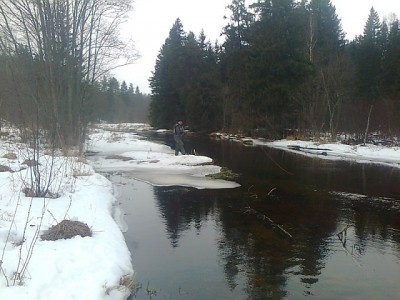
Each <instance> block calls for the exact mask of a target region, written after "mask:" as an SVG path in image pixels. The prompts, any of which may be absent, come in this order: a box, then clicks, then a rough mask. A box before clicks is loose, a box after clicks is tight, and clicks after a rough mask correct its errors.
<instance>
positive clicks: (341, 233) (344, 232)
mask: <svg viewBox="0 0 400 300" xmlns="http://www.w3.org/2000/svg"><path fill="white" fill-rule="evenodd" d="M349 227H350V226H346V227H345V228H344V229H343V230H341V231H339V232H338V233H337V234H336V236H337V238H338V239H339V241H340V244H341V245H342V248H343V250H344V251H345V252H346V253H347V254H348V255H350V257H351V259H352V260H353V261H354V263H355V264H356V265H357V266H359V267H361V264H360V263H359V262H358V261H357V259H356V257H355V255H354V254H353V253H351V252H350V251H349V250H348V249H347V247H346V243H347V229H348V228H349Z"/></svg>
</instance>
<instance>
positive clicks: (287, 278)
mask: <svg viewBox="0 0 400 300" xmlns="http://www.w3.org/2000/svg"><path fill="white" fill-rule="evenodd" d="M167 143H168V141H167ZM185 146H186V148H187V150H189V151H190V150H191V149H193V148H194V149H196V152H197V153H199V154H203V155H207V156H210V157H212V158H213V159H214V160H215V161H216V163H217V164H218V165H221V166H226V167H229V168H230V169H232V170H233V171H235V172H237V173H240V174H241V175H242V176H241V178H240V179H239V182H240V183H241V185H242V186H241V187H240V188H237V189H231V190H197V189H191V188H184V187H153V186H151V185H149V184H147V183H143V182H140V181H136V180H134V179H133V177H134V174H130V173H129V172H118V173H114V174H108V176H109V178H110V180H111V181H112V182H113V183H114V184H115V189H116V191H117V192H118V194H119V196H118V199H119V201H120V202H121V207H122V209H123V210H124V212H125V217H126V218H125V221H126V222H127V224H128V228H129V229H128V231H127V233H126V234H125V238H126V241H127V244H128V247H129V249H130V250H131V253H132V260H133V265H134V269H135V271H136V272H137V277H136V281H137V283H138V291H137V292H136V294H135V296H134V297H133V299H302V298H306V297H307V298H308V297H311V298H313V299H400V171H399V169H393V168H389V167H380V166H377V165H365V164H357V163H346V162H332V161H324V160H319V159H311V158H307V157H303V156H298V155H295V154H291V153H288V152H284V151H280V150H274V149H269V148H262V147H244V146H241V145H239V144H237V143H234V142H221V141H210V140H208V139H199V138H196V139H192V140H189V141H186V145H185ZM345 233H346V234H345Z"/></svg>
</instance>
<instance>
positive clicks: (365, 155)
mask: <svg viewBox="0 0 400 300" xmlns="http://www.w3.org/2000/svg"><path fill="white" fill-rule="evenodd" d="M254 144H255V145H265V146H268V147H273V148H279V149H283V150H286V151H291V152H294V153H297V154H301V155H307V156H310V157H318V158H321V159H331V160H350V161H356V162H359V163H374V164H382V165H387V166H392V167H397V168H400V148H399V147H385V146H376V145H372V144H366V145H345V144H341V143H315V142H309V141H291V140H279V141H273V142H264V141H258V140H254Z"/></svg>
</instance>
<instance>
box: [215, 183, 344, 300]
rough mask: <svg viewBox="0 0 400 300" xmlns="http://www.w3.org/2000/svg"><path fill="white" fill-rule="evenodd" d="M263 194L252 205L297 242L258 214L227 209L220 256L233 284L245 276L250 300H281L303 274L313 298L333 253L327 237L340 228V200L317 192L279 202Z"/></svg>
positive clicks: (223, 221) (286, 197)
mask: <svg viewBox="0 0 400 300" xmlns="http://www.w3.org/2000/svg"><path fill="white" fill-rule="evenodd" d="M292 188H293V187H292ZM247 196H248V195H247ZM258 196H259V198H258V200H254V198H249V199H248V201H249V202H250V203H251V205H252V207H253V208H255V209H256V210H257V211H260V212H262V213H264V214H266V215H268V216H270V217H271V218H273V219H274V221H276V222H277V223H279V224H281V225H282V226H284V227H285V228H286V229H287V230H288V231H289V232H290V233H291V234H292V235H293V236H294V240H291V239H289V238H288V237H287V236H285V235H283V234H282V232H280V231H279V230H276V229H274V228H273V227H271V226H270V224H267V223H266V222H263V221H261V220H259V219H257V218H255V217H254V216H252V215H244V214H243V213H241V212H240V211H238V210H236V211H232V210H230V211H228V210H226V209H221V210H220V211H221V213H220V218H221V222H220V223H221V227H222V232H223V236H224V239H223V240H221V242H220V255H221V257H222V259H223V261H224V267H225V274H226V278H227V281H228V283H229V286H230V287H231V288H232V289H233V288H234V287H235V286H236V285H237V282H238V280H239V276H238V274H239V272H242V274H245V275H246V277H247V279H246V280H247V292H248V295H249V299H281V298H283V297H285V296H287V294H288V292H287V291H286V282H287V277H288V276H293V275H301V279H300V280H301V282H302V283H303V285H304V286H305V291H304V292H305V293H307V294H310V293H311V292H310V287H311V286H312V285H313V284H314V283H315V282H317V281H318V279H317V278H318V275H319V274H320V272H321V269H322V268H323V261H324V258H325V257H326V255H328V250H329V249H328V245H327V238H328V237H329V236H331V235H332V233H333V232H334V230H335V224H336V216H337V208H336V207H335V206H336V204H335V202H334V201H330V199H329V198H327V197H326V196H324V195H322V194H318V195H316V194H315V193H314V194H309V195H304V196H303V197H302V196H301V195H300V194H297V196H296V197H295V198H293V194H292V193H290V194H287V195H285V193H284V192H282V193H281V195H280V196H279V198H271V197H269V198H267V197H266V195H264V196H262V197H260V195H258ZM239 197H240V196H239ZM242 197H246V195H242ZM242 199H243V198H242ZM230 202H232V201H230Z"/></svg>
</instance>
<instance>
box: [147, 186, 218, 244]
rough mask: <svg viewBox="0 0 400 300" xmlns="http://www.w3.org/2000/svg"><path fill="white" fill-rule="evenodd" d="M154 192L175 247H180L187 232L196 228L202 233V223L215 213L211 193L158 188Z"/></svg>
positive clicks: (180, 188) (179, 188) (186, 189)
mask: <svg viewBox="0 0 400 300" xmlns="http://www.w3.org/2000/svg"><path fill="white" fill-rule="evenodd" d="M154 192H155V194H156V196H157V197H156V199H157V203H158V207H159V209H160V214H161V216H162V217H163V218H164V220H165V225H166V230H167V233H168V237H169V239H170V240H171V244H172V245H173V247H177V246H178V244H179V238H180V237H181V235H182V233H183V232H184V231H185V230H188V229H190V228H191V227H192V226H194V227H195V228H196V229H197V230H198V231H200V230H201V226H202V221H204V220H206V219H207V217H208V216H209V215H210V214H213V213H214V202H215V199H214V198H213V196H212V193H211V192H210V191H207V190H197V189H192V188H182V187H156V188H155V189H154Z"/></svg>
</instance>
